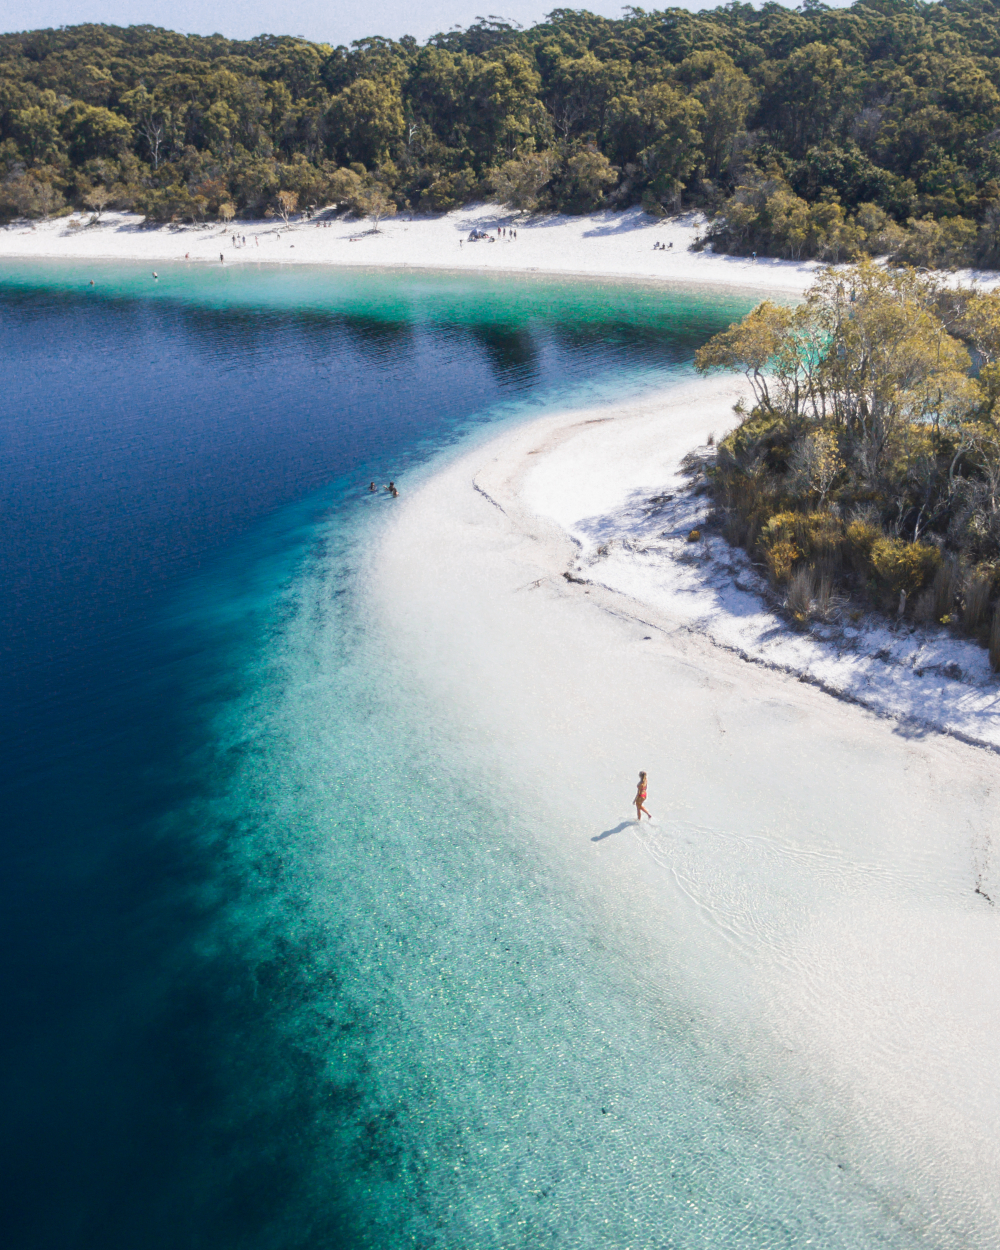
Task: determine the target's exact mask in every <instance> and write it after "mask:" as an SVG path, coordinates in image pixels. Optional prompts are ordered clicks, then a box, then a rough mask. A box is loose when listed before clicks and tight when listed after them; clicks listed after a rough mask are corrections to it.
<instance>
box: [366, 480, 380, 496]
mask: <svg viewBox="0 0 1000 1250" xmlns="http://www.w3.org/2000/svg"><path fill="white" fill-rule="evenodd" d="M377 489H378V488H377V487H376V485H375V483H374V482H369V483H368V490H369V491H370V493H371V494H373V495H374V494H375V491H376V490H377Z"/></svg>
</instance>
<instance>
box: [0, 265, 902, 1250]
mask: <svg viewBox="0 0 1000 1250" xmlns="http://www.w3.org/2000/svg"><path fill="white" fill-rule="evenodd" d="M159 272H160V275H161V276H160V279H159V281H158V282H157V283H156V284H153V283H152V282H151V280H150V278H149V275H148V274H147V272H146V271H145V269H143V268H142V267H139V266H125V265H122V266H110V265H108V266H100V267H90V268H88V269H87V271H86V273H83V272H82V271H81V270H76V269H73V268H71V267H66V266H60V265H56V264H52V265H42V264H39V265H30V266H28V265H25V266H12V265H6V266H4V267H2V268H0V307H2V311H3V320H2V323H0V337H2V348H3V354H2V356H0V361H2V364H0V369H2V371H3V376H2V378H0V383H2V387H0V394H2V395H4V396H5V399H4V401H3V403H4V407H3V412H2V438H3V453H4V459H3V475H4V492H5V500H6V503H7V523H6V527H5V530H4V535H3V539H2V544H3V545H2V554H3V559H4V572H5V580H6V584H7V585H8V587H9V588H10V590H11V593H10V594H9V595H8V596H7V598H6V601H5V605H4V609H3V611H4V613H5V619H4V621H3V628H4V635H3V636H4V639H5V646H6V654H7V664H6V667H5V675H4V682H5V689H4V696H5V697H4V701H3V706H4V707H5V708H7V709H8V711H7V714H6V716H5V725H4V736H3V745H4V748H5V753H4V758H5V760H6V764H5V773H4V777H3V781H4V786H5V792H6V797H7V802H6V804H5V806H6V808H7V810H8V811H10V812H12V813H13V819H12V820H11V821H10V822H9V827H8V834H7V836H6V838H5V841H4V844H3V855H4V864H3V867H4V873H3V881H4V885H3V887H2V888H3V891H4V904H5V906H4V908H3V913H4V924H5V926H6V931H5V933H4V940H5V942H6V944H7V948H8V949H9V950H11V951H13V952H14V958H13V959H12V960H10V961H9V962H8V965H7V967H6V969H5V971H4V973H3V977H4V982H3V988H4V992H5V1001H7V1002H8V1003H9V1004H10V1005H11V1012H10V1019H11V1021H12V1024H11V1026H10V1027H9V1028H8V1031H7V1035H6V1062H5V1064H4V1073H5V1077H4V1079H5V1082H6V1089H5V1102H4V1105H5V1107H6V1109H7V1117H8V1120H9V1125H8V1133H7V1134H6V1141H7V1143H8V1148H9V1147H10V1146H13V1149H10V1150H9V1158H8V1159H7V1160H6V1167H5V1175H6V1177H7V1180H8V1184H9V1185H10V1199H9V1203H8V1209H9V1211H10V1213H11V1217H12V1218H11V1227H12V1229H13V1236H12V1240H11V1242H10V1244H15V1245H18V1246H22V1245H23V1246H32V1247H38V1246H53V1247H55V1246H60V1247H63V1246H81V1247H90V1246H93V1247H97V1246H100V1247H119V1246H120V1247H133V1246H137V1245H142V1246H144V1247H157V1246H161V1245H162V1246H164V1247H168V1246H169V1247H176V1246H192V1247H201V1246H205V1247H208V1246H212V1247H255V1248H256V1247H261V1248H270V1247H275V1248H279V1247H280V1248H282V1250H284V1248H286V1247H314V1246H315V1247H320V1246H323V1247H330V1246H345V1247H346V1246H359V1247H361V1246H365V1247H380V1248H381V1247H397V1246H418V1247H447V1248H448V1250H452V1248H454V1247H463V1248H468V1250H472V1248H475V1247H484V1248H485V1247H504V1248H507V1247H510V1248H513V1247H526V1248H527V1247H535V1246H554V1247H606V1246H612V1247H626V1246H628V1247H667V1246H670V1247H683V1248H685V1250H687V1248H688V1247H696V1246H697V1247H701V1246H706V1247H707V1246H722V1245H725V1246H727V1247H728V1246H732V1247H743V1246H746V1247H751V1246H768V1247H772V1246H789V1247H798V1246H804V1245H810V1244H812V1245H822V1246H827V1247H836V1246H844V1247H856V1246H882V1245H884V1246H896V1245H912V1244H914V1239H915V1238H916V1237H919V1236H920V1230H914V1229H913V1228H912V1227H907V1226H906V1223H905V1221H902V1220H901V1219H900V1217H899V1216H898V1214H897V1213H896V1212H895V1210H894V1209H893V1208H892V1206H891V1204H887V1203H886V1202H885V1201H884V1199H883V1196H882V1195H880V1194H879V1193H878V1192H877V1191H873V1190H872V1189H871V1187H870V1186H869V1185H868V1184H867V1182H866V1181H865V1179H864V1178H852V1179H850V1180H849V1181H846V1182H845V1178H844V1175H843V1172H842V1169H840V1168H839V1167H838V1161H837V1160H838V1155H837V1152H836V1149H835V1144H834V1143H830V1145H829V1149H828V1150H826V1151H824V1150H819V1149H817V1140H818V1139H821V1137H822V1134H821V1132H819V1131H818V1130H817V1129H816V1127H815V1125H810V1124H808V1123H806V1122H805V1120H804V1119H803V1118H802V1117H801V1116H800V1115H798V1114H797V1113H796V1110H795V1107H794V1104H793V1103H790V1102H789V1099H788V1097H787V1091H781V1090H779V1085H780V1080H779V1074H778V1073H776V1072H773V1071H768V1069H767V1067H766V1065H763V1064H762V1063H761V1062H760V1061H759V1060H758V1059H756V1058H754V1057H753V1056H750V1055H745V1054H741V1053H740V1051H739V1048H738V1046H737V1045H736V1044H735V1042H734V1037H733V1035H732V1034H731V1033H730V1032H729V1031H728V1030H727V1028H726V1023H725V1021H721V1020H718V1019H715V1018H711V1017H709V1016H706V1015H705V1013H704V1010H703V1008H701V1007H699V1006H698V1005H697V1003H696V1002H695V1001H694V1000H693V999H692V998H691V997H690V996H689V995H688V993H687V991H686V989H685V979H684V976H683V969H681V968H673V969H672V968H670V967H665V968H661V969H659V970H658V974H657V976H656V977H655V978H652V979H651V978H650V977H649V976H648V975H645V974H644V973H643V970H642V969H641V967H639V966H637V965H636V963H635V962H634V961H633V960H632V959H631V958H630V955H629V951H628V949H627V947H623V946H622V945H621V944H620V943H616V942H615V941H613V940H611V938H610V937H609V935H608V934H606V933H603V932H602V931H601V928H600V926H599V925H598V924H596V922H595V918H594V915H593V914H592V912H591V910H590V909H589V908H588V906H587V904H586V902H585V900H583V899H582V898H580V897H577V896H576V895H575V894H574V891H573V888H572V882H571V880H570V879H569V878H567V877H566V876H565V875H564V874H562V873H561V872H560V870H559V864H558V862H556V861H554V860H552V859H550V858H547V857H546V855H545V854H544V852H543V850H542V849H541V848H542V843H541V842H540V840H539V839H538V838H536V837H534V836H533V830H532V826H531V821H532V815H531V813H530V811H526V810H524V809H523V807H522V806H519V804H518V802H517V801H516V795H515V794H514V792H513V791H511V792H510V793H508V792H507V791H506V790H505V788H504V786H503V785H502V784H500V785H498V784H497V780H498V778H499V779H501V782H502V779H503V775H504V774H503V770H504V763H503V760H502V759H497V758H494V757H492V756H491V755H490V753H489V750H488V744H483V743H479V742H475V741H468V740H464V739H463V737H462V735H461V733H460V732H456V728H455V726H454V725H453V724H452V723H451V721H450V719H449V714H448V709H446V708H443V707H437V706H434V705H433V704H432V703H429V702H428V701H427V700H426V698H424V697H423V696H422V695H421V694H420V693H419V686H414V685H411V684H410V683H408V682H407V680H406V674H405V673H401V672H400V671H399V669H398V660H397V658H396V657H395V656H394V654H393V650H392V645H391V639H388V640H387V639H385V638H383V637H381V636H380V634H379V632H378V631H377V630H372V629H371V628H370V625H371V622H370V621H369V620H368V619H367V617H366V614H365V594H364V590H365V582H364V578H365V577H366V576H367V573H366V569H367V565H366V553H367V552H368V550H369V549H370V547H371V544H372V543H373V541H374V540H375V539H376V538H377V537H378V535H379V533H380V529H381V526H382V524H383V522H384V520H385V519H386V518H387V516H391V515H392V514H391V512H388V511H387V509H389V508H391V506H392V505H391V502H390V501H389V500H388V499H386V498H385V497H384V496H379V497H377V498H370V497H369V496H368V495H367V493H366V492H365V490H364V486H365V484H366V483H367V481H368V480H369V478H370V476H376V477H377V478H378V480H379V481H384V480H385V479H386V478H388V477H390V476H393V477H396V478H397V480H399V481H400V483H401V485H402V486H403V488H404V490H406V489H412V488H413V486H414V484H415V483H416V482H417V481H419V480H421V479H422V478H423V477H425V476H426V475H427V474H429V473H432V472H433V471H434V467H435V465H437V464H440V463H441V462H442V461H443V459H445V458H447V457H448V456H450V455H452V454H454V453H455V451H456V450H459V449H460V448H462V447H463V446H466V445H468V442H469V440H470V439H474V438H478V437H482V436H483V435H484V433H485V432H487V431H489V430H491V429H495V428H498V426H499V424H500V423H503V422H505V421H506V422H510V421H517V420H524V419H526V418H528V417H530V416H531V415H532V414H533V413H538V412H542V411H545V410H551V409H552V408H553V407H558V406H564V405H566V404H569V403H574V404H575V403H579V402H590V401H597V400H600V399H602V398H608V397H612V396H613V397H614V398H621V396H622V395H623V394H627V393H629V392H635V393H641V392H642V391H643V390H644V389H647V388H649V387H651V386H654V385H662V384H663V383H664V382H665V381H668V380H670V379H672V378H677V377H682V376H685V375H686V374H687V373H688V372H689V371H690V360H691V356H692V354H693V350H694V348H695V346H697V344H698V343H699V342H702V341H704V339H705V338H706V337H707V336H708V335H710V334H711V333H713V332H714V331H715V330H717V329H718V328H720V327H721V326H722V325H725V324H726V323H727V322H728V321H729V320H730V319H731V318H733V317H734V316H736V315H738V314H739V313H741V312H742V311H744V310H745V309H746V307H747V305H748V303H749V302H750V301H749V300H748V299H747V298H746V297H744V296H734V297H732V298H728V297H721V296H718V295H714V296H708V295H705V294H697V293H683V292H669V291H665V290H656V289H653V288H650V287H644V288H641V289H638V290H636V289H632V288H629V287H628V286H625V285H622V284H603V285H601V284H594V285H588V284H583V283H578V282H562V281H548V280H543V279H539V280H533V281H516V282H511V281H509V280H507V281H500V280H492V279H486V278H481V279H480V278H468V277H461V278H459V277H451V276H442V275H437V276H435V275H423V276H419V277H413V276H409V275H407V276H400V275H389V274H362V273H350V274H334V273H330V272H320V271H309V270H300V269H294V270H277V269H265V268H262V269H260V270H259V271H250V270H235V269H234V270H230V271H227V272H225V273H224V274H222V273H219V272H218V271H209V270H188V269H180V268H161V269H160V270H159ZM95 275H96V277H95V287H94V288H93V289H90V288H89V286H88V283H89V279H90V277H92V276H95ZM54 1178H58V1181H55V1180H54Z"/></svg>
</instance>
